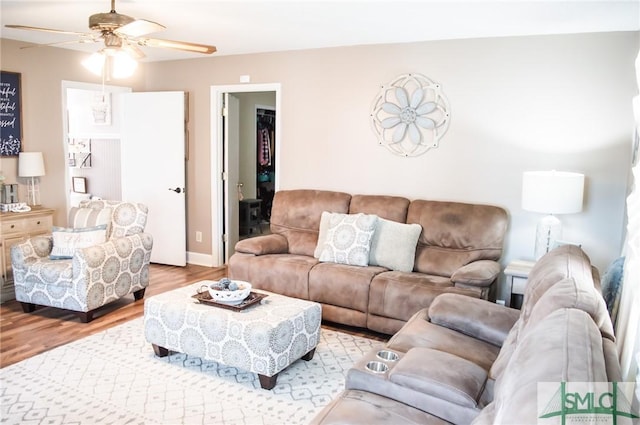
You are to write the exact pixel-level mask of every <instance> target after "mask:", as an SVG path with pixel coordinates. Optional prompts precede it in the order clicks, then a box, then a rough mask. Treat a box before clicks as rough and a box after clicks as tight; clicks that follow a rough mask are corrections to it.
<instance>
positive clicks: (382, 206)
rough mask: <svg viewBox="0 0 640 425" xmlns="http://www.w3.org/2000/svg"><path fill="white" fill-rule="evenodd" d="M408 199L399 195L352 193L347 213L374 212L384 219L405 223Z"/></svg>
mask: <svg viewBox="0 0 640 425" xmlns="http://www.w3.org/2000/svg"><path fill="white" fill-rule="evenodd" d="M408 208H409V200H408V199H407V198H403V197H401V196H384V195H353V196H352V197H351V202H350V203H349V214H358V213H364V214H375V215H377V216H378V217H381V218H384V219H386V220H391V221H395V222H397V223H406V221H407V209H408Z"/></svg>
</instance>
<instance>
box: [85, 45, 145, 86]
mask: <svg viewBox="0 0 640 425" xmlns="http://www.w3.org/2000/svg"><path fill="white" fill-rule="evenodd" d="M82 65H83V66H84V67H85V68H87V69H88V70H89V71H90V72H91V73H93V74H95V75H98V76H104V77H105V78H106V79H107V80H109V79H111V78H116V79H119V78H128V77H131V76H132V75H133V73H134V72H135V70H136V68H137V67H138V62H137V61H136V60H135V59H134V58H132V57H131V55H130V54H129V53H128V52H127V51H125V50H122V49H117V48H109V47H106V48H104V49H102V50H100V51H99V52H96V53H93V54H92V55H91V56H89V57H88V58H87V59H85V60H84V61H82ZM103 74H104V75H103Z"/></svg>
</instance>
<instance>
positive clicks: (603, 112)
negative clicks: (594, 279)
mask: <svg viewBox="0 0 640 425" xmlns="http://www.w3.org/2000/svg"><path fill="white" fill-rule="evenodd" d="M638 47H639V41H638V33H606V34H585V35H561V36H538V37H512V38H499V39H472V40H454V41H436V42H423V43H410V44H396V45H381V46H360V47H345V48H330V49H318V50H301V51H291V52H282V53H272V54H258V55H240V56H227V57H225V56H221V57H213V58H210V59H209V58H207V59H197V60H190V61H176V62H163V63H153V64H149V65H148V66H147V68H146V69H147V76H146V82H147V89H149V90H164V89H179V90H187V91H189V92H191V94H192V95H191V99H192V102H193V104H192V113H191V124H192V125H193V128H192V129H191V131H192V132H191V135H192V139H191V144H192V145H191V149H192V152H193V151H195V152H196V153H197V154H196V155H192V156H191V158H192V159H191V162H193V163H192V164H189V176H188V179H189V183H188V184H193V182H194V181H196V180H197V184H196V185H195V187H194V186H193V185H191V186H190V187H191V188H192V189H191V192H190V197H189V211H190V214H189V236H191V235H192V234H193V232H194V231H195V230H201V231H203V232H204V233H205V234H210V228H211V226H210V223H209V218H210V216H209V214H210V208H209V205H210V191H211V187H210V184H208V182H207V179H208V178H209V158H210V143H209V142H210V124H209V96H208V94H209V90H210V86H211V85H225V84H237V83H238V81H239V77H240V75H245V74H249V75H251V81H252V82H254V83H281V85H282V111H281V115H280V116H281V119H282V132H281V136H282V143H281V145H280V148H281V151H280V153H281V157H280V158H281V162H280V175H279V184H280V188H281V189H291V188H319V189H333V190H342V191H346V192H353V193H373V194H394V195H403V196H406V197H409V198H427V199H441V200H456V201H467V202H478V203H488V204H496V205H500V206H503V207H505V208H506V209H507V210H508V211H509V213H510V216H511V224H510V229H509V236H508V239H507V251H506V253H505V256H504V258H503V259H504V261H508V260H511V259H513V258H530V257H532V255H533V245H534V238H535V235H534V233H535V225H536V222H537V220H538V219H539V218H540V217H541V216H540V215H539V214H534V213H529V212H525V211H523V210H522V209H521V207H520V195H521V193H520V192H521V178H522V172H523V171H525V170H544V169H558V170H566V171H576V172H582V173H584V174H585V175H586V181H587V185H586V197H585V209H584V211H583V213H581V214H576V215H568V216H562V217H561V219H562V221H563V223H564V230H565V232H564V239H567V240H570V241H573V242H577V243H581V244H582V245H583V247H584V248H585V250H586V251H587V252H588V253H589V255H590V256H591V257H592V259H593V261H594V262H595V263H596V264H597V265H598V267H600V268H601V269H604V268H606V266H607V265H608V263H609V262H610V261H611V260H613V258H615V257H616V256H618V255H619V253H620V249H621V243H622V232H623V226H624V224H623V222H624V199H625V196H626V191H627V181H628V170H629V165H630V149H631V138H632V134H633V119H632V118H633V117H632V110H631V98H632V96H633V95H634V94H635V93H636V92H637V89H636V87H635V83H634V70H633V62H634V59H635V57H636V54H637V52H638ZM410 72H411V73H422V74H424V75H426V76H427V77H429V78H431V79H433V80H435V81H437V82H439V83H440V84H441V85H442V87H443V90H444V93H445V94H446V96H447V97H448V100H449V103H450V105H451V125H450V127H449V131H448V133H447V134H446V135H445V136H444V138H443V139H442V141H441V144H440V147H439V148H438V149H435V150H431V151H429V152H427V153H426V154H425V155H423V156H420V157H417V158H401V157H397V156H394V155H392V154H391V153H389V152H388V151H387V150H386V149H384V148H382V147H379V146H378V145H377V143H376V140H375V137H374V133H373V131H372V130H371V127H370V125H369V109H370V107H371V104H372V101H373V99H374V97H375V95H376V94H377V92H378V88H379V87H380V85H381V84H384V83H387V82H389V81H390V80H391V79H393V78H394V77H396V76H398V75H400V74H403V73H410ZM190 239H191V238H190ZM209 245H210V243H209V242H204V241H203V244H202V245H201V246H202V251H200V246H199V247H198V251H199V252H205V253H206V252H208V246H209ZM189 249H190V250H194V246H193V245H192V243H191V242H190V244H189Z"/></svg>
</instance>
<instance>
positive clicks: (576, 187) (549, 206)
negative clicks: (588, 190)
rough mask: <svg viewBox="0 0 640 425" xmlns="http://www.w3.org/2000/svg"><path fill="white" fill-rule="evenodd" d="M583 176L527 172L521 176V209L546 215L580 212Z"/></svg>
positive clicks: (554, 172)
mask: <svg viewBox="0 0 640 425" xmlns="http://www.w3.org/2000/svg"><path fill="white" fill-rule="evenodd" d="M583 193H584V174H579V173H569V172H563V171H527V172H525V173H523V176H522V208H523V209H525V210H527V211H534V212H540V213H546V214H573V213H578V212H580V211H582V196H583Z"/></svg>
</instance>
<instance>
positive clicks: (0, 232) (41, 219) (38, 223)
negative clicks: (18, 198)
mask: <svg viewBox="0 0 640 425" xmlns="http://www.w3.org/2000/svg"><path fill="white" fill-rule="evenodd" d="M53 213H54V210H52V209H48V208H33V209H32V210H31V211H29V212H23V213H13V212H7V213H0V267H1V271H2V276H1V278H0V284H1V285H0V303H3V302H5V301H8V300H13V299H15V291H14V288H13V274H12V273H11V245H13V244H15V243H16V242H20V241H22V240H23V239H27V238H29V237H31V236H35V235H43V234H48V233H51V228H52V227H53Z"/></svg>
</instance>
